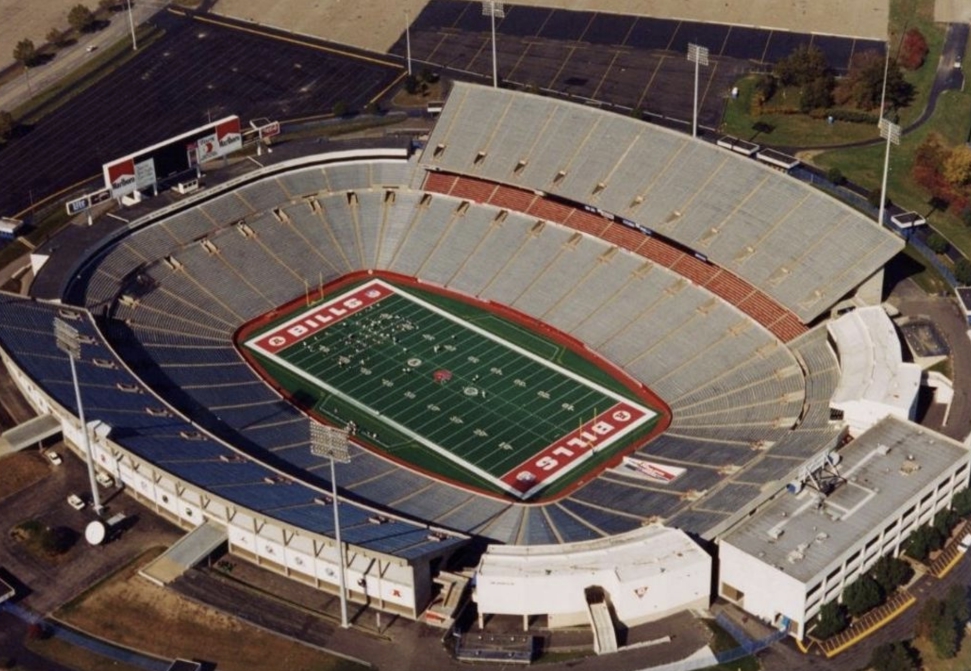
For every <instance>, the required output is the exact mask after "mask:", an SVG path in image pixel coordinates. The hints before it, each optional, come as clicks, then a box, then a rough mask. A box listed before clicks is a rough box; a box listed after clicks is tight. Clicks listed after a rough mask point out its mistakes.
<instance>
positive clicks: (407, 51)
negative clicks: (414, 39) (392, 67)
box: [405, 9, 411, 77]
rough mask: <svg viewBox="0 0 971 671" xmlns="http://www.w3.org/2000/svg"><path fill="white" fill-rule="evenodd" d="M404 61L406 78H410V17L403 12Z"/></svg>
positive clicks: (406, 11) (406, 12)
mask: <svg viewBox="0 0 971 671" xmlns="http://www.w3.org/2000/svg"><path fill="white" fill-rule="evenodd" d="M405 60H407V61H408V76H409V77H410V76H411V17H409V16H408V10H407V9H406V10H405Z"/></svg>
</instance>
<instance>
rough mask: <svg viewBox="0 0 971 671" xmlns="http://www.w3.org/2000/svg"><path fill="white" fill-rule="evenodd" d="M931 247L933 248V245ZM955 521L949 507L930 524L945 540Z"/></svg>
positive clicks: (939, 513)
mask: <svg viewBox="0 0 971 671" xmlns="http://www.w3.org/2000/svg"><path fill="white" fill-rule="evenodd" d="M934 234H938V233H937V231H934V233H932V234H931V235H934ZM938 235H940V234H938ZM928 237H929V236H928ZM941 237H942V238H943V237H944V236H941ZM945 242H946V241H945ZM928 244H929V243H928ZM931 249H933V247H932V248H931ZM945 249H946V248H945ZM957 523H958V516H957V514H955V512H954V511H953V510H951V509H950V508H944V509H943V510H939V511H937V514H936V515H934V520H933V522H932V525H933V526H934V528H935V529H936V530H937V533H939V534H940V535H941V538H942V539H945V540H946V539H947V537H948V536H950V535H951V529H953V528H954V525H956V524H957Z"/></svg>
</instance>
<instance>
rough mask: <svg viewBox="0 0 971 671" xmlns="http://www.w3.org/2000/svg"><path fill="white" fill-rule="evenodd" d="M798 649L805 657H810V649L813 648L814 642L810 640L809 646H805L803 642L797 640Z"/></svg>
mask: <svg viewBox="0 0 971 671" xmlns="http://www.w3.org/2000/svg"><path fill="white" fill-rule="evenodd" d="M796 647H797V648H799V652H801V653H802V654H804V655H808V654H809V650H810V648H812V647H813V641H812V640H810V641H809V645H803V644H802V641H801V640H799V639H798V638H797V639H796Z"/></svg>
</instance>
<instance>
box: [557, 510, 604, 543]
mask: <svg viewBox="0 0 971 671" xmlns="http://www.w3.org/2000/svg"><path fill="white" fill-rule="evenodd" d="M544 510H545V511H546V514H547V515H548V516H549V518H550V522H551V523H552V524H553V526H554V527H555V528H556V531H557V534H559V537H560V538H562V539H563V542H564V543H574V542H576V541H588V540H591V539H594V538H600V537H601V535H602V534H600V533H599V532H597V531H594V530H593V529H591V528H590V527H588V526H587V525H586V524H583V523H582V522H580V521H579V520H578V519H576V518H575V517H573V516H572V515H570V514H569V513H567V512H566V510H564V509H563V508H562V507H560V504H558V503H554V504H553V505H551V506H546V508H544Z"/></svg>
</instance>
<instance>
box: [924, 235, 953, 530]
mask: <svg viewBox="0 0 971 671" xmlns="http://www.w3.org/2000/svg"><path fill="white" fill-rule="evenodd" d="M927 246H928V247H930V248H931V251H932V252H934V253H935V254H943V253H944V252H946V251H947V248H948V246H949V245H948V244H947V238H945V237H944V236H943V235H941V234H940V233H938V232H937V231H934V232H933V233H931V234H930V235H928V236H927ZM941 512H943V511H941ZM936 521H937V518H935V522H936ZM934 527H935V528H937V524H935V525H934Z"/></svg>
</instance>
